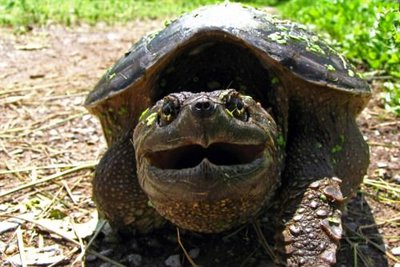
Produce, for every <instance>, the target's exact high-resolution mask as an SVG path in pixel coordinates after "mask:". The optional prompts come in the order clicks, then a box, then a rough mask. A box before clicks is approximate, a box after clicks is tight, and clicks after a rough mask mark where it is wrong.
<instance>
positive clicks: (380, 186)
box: [363, 178, 400, 194]
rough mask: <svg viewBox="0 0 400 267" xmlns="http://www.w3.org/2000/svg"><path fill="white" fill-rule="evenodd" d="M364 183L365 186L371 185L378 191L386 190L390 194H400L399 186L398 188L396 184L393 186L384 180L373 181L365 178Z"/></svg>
mask: <svg viewBox="0 0 400 267" xmlns="http://www.w3.org/2000/svg"><path fill="white" fill-rule="evenodd" d="M363 183H364V184H365V185H370V186H373V187H376V188H378V189H385V190H388V191H389V192H393V193H397V194H400V187H399V186H397V185H395V184H391V183H388V182H385V181H383V180H382V179H379V180H372V179H369V178H364V181H363Z"/></svg>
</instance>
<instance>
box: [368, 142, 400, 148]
mask: <svg viewBox="0 0 400 267" xmlns="http://www.w3.org/2000/svg"><path fill="white" fill-rule="evenodd" d="M367 143H368V145H370V146H383V147H389V148H400V146H399V145H395V144H393V143H389V144H386V143H379V142H372V141H370V142H367Z"/></svg>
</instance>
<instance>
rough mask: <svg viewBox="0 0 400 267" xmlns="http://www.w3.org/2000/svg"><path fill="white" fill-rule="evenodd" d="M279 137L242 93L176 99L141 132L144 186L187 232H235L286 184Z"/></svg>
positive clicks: (136, 137) (151, 114)
mask: <svg viewBox="0 0 400 267" xmlns="http://www.w3.org/2000/svg"><path fill="white" fill-rule="evenodd" d="M177 100H179V105H178V104H177V103H178V101H177ZM240 101H242V102H240ZM232 106H233V107H232ZM165 113H167V114H168V116H165ZM146 116H147V117H146ZM163 116H164V117H163ZM171 117H173V120H171ZM277 136H278V131H277V126H276V124H275V121H274V119H273V118H272V117H271V116H270V115H269V114H268V113H267V112H266V111H265V110H264V109H263V108H262V107H261V105H259V104H257V103H256V102H255V101H254V100H253V99H252V98H250V97H245V96H239V95H238V93H237V92H236V91H233V90H221V91H213V92H208V93H207V92H206V93H199V94H193V93H189V92H182V93H176V94H172V95H169V96H167V97H165V98H164V99H163V100H160V101H159V102H157V104H156V105H155V106H153V107H152V108H151V109H149V111H148V112H147V113H146V115H145V117H144V118H142V122H141V123H139V124H138V125H137V126H136V128H135V131H134V134H133V143H134V147H135V156H136V164H137V174H138V180H139V184H140V185H141V187H142V189H143V191H144V192H145V193H146V194H147V196H148V198H149V200H150V202H151V203H152V204H153V206H154V207H155V209H156V210H157V211H158V213H160V214H161V215H162V216H163V217H165V218H166V219H168V220H170V221H171V222H173V223H174V224H176V225H178V226H180V227H182V228H184V229H188V230H192V231H197V232H207V233H216V232H221V231H224V230H227V229H230V228H232V227H234V226H236V225H238V224H241V223H244V222H246V221H248V220H249V219H250V218H251V217H254V216H255V215H256V214H257V212H258V211H260V210H261V209H262V208H263V207H265V205H266V204H267V202H268V200H269V199H270V198H271V196H272V194H273V192H274V191H275V189H276V187H277V186H278V185H279V181H280V170H281V162H280V161H281V158H280V150H279V146H278V145H277V138H278V137H277Z"/></svg>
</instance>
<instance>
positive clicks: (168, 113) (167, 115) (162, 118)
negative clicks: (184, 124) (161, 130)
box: [158, 97, 180, 126]
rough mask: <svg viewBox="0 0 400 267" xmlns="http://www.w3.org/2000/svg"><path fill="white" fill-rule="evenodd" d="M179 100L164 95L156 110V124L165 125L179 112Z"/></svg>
mask: <svg viewBox="0 0 400 267" xmlns="http://www.w3.org/2000/svg"><path fill="white" fill-rule="evenodd" d="M179 109H180V106H179V101H178V100H177V99H176V98H171V97H166V98H164V103H163V105H162V106H161V109H160V111H159V112H158V124H159V125H160V126H165V125H168V124H170V123H171V122H172V121H173V120H174V119H175V118H176V116H177V115H178V113H179Z"/></svg>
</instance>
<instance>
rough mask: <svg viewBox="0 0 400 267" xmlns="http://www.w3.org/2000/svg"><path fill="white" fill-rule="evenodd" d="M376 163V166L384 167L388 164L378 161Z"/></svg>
mask: <svg viewBox="0 0 400 267" xmlns="http://www.w3.org/2000/svg"><path fill="white" fill-rule="evenodd" d="M376 165H377V166H378V168H386V167H387V166H388V164H387V162H378V163H376Z"/></svg>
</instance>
